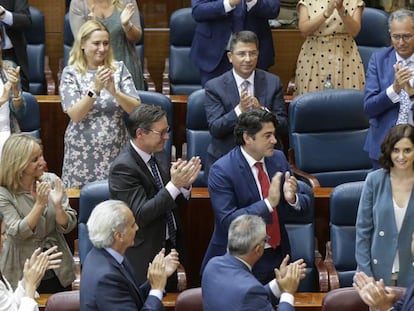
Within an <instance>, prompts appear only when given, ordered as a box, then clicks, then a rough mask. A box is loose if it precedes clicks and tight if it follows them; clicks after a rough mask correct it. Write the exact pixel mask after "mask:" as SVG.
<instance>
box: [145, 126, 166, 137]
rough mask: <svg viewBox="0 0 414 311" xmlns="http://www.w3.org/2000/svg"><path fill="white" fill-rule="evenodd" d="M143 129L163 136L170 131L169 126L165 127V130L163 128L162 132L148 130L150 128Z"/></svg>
mask: <svg viewBox="0 0 414 311" xmlns="http://www.w3.org/2000/svg"><path fill="white" fill-rule="evenodd" d="M143 130H144V131H148V132H151V133H154V134H157V135H159V136H160V137H165V136H166V135H168V134H169V133H170V131H171V129H170V127H167V128H166V129H165V130H163V131H162V132H159V131H156V130H150V129H143Z"/></svg>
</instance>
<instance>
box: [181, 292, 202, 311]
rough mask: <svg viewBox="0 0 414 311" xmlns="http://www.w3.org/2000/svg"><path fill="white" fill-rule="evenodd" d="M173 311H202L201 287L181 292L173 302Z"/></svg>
mask: <svg viewBox="0 0 414 311" xmlns="http://www.w3.org/2000/svg"><path fill="white" fill-rule="evenodd" d="M175 311H203V297H202V295H201V287H196V288H189V289H186V290H185V291H183V292H181V293H180V294H179V295H178V296H177V300H176V301H175Z"/></svg>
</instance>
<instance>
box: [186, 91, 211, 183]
mask: <svg viewBox="0 0 414 311" xmlns="http://www.w3.org/2000/svg"><path fill="white" fill-rule="evenodd" d="M204 101H205V91H204V89H201V90H197V91H194V92H193V93H192V94H191V95H190V96H189V97H188V100H187V120H186V136H187V160H189V159H191V158H192V157H193V156H199V157H200V159H201V165H202V167H201V171H200V173H199V174H198V177H197V179H196V180H195V182H194V183H193V187H207V181H206V180H205V176H204V165H205V163H206V159H207V148H208V146H209V144H210V142H211V135H210V131H209V130H208V124H207V117H206V111H205V109H204Z"/></svg>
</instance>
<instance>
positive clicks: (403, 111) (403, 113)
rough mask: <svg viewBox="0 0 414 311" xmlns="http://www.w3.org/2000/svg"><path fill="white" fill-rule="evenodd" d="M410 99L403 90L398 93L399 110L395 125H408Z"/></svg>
mask: <svg viewBox="0 0 414 311" xmlns="http://www.w3.org/2000/svg"><path fill="white" fill-rule="evenodd" d="M411 105H412V102H411V99H410V97H409V96H408V93H407V92H406V91H405V90H401V92H400V110H399V111H398V119H397V123H396V124H406V123H408V113H409V112H410V109H411Z"/></svg>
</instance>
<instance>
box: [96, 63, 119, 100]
mask: <svg viewBox="0 0 414 311" xmlns="http://www.w3.org/2000/svg"><path fill="white" fill-rule="evenodd" d="M103 88H105V89H107V90H108V92H109V93H111V94H112V95H115V92H116V90H115V83H114V72H113V71H112V70H111V69H110V68H106V67H105V66H99V67H98V69H97V70H96V74H95V91H96V92H97V93H99V92H101V90H102V89H103Z"/></svg>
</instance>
